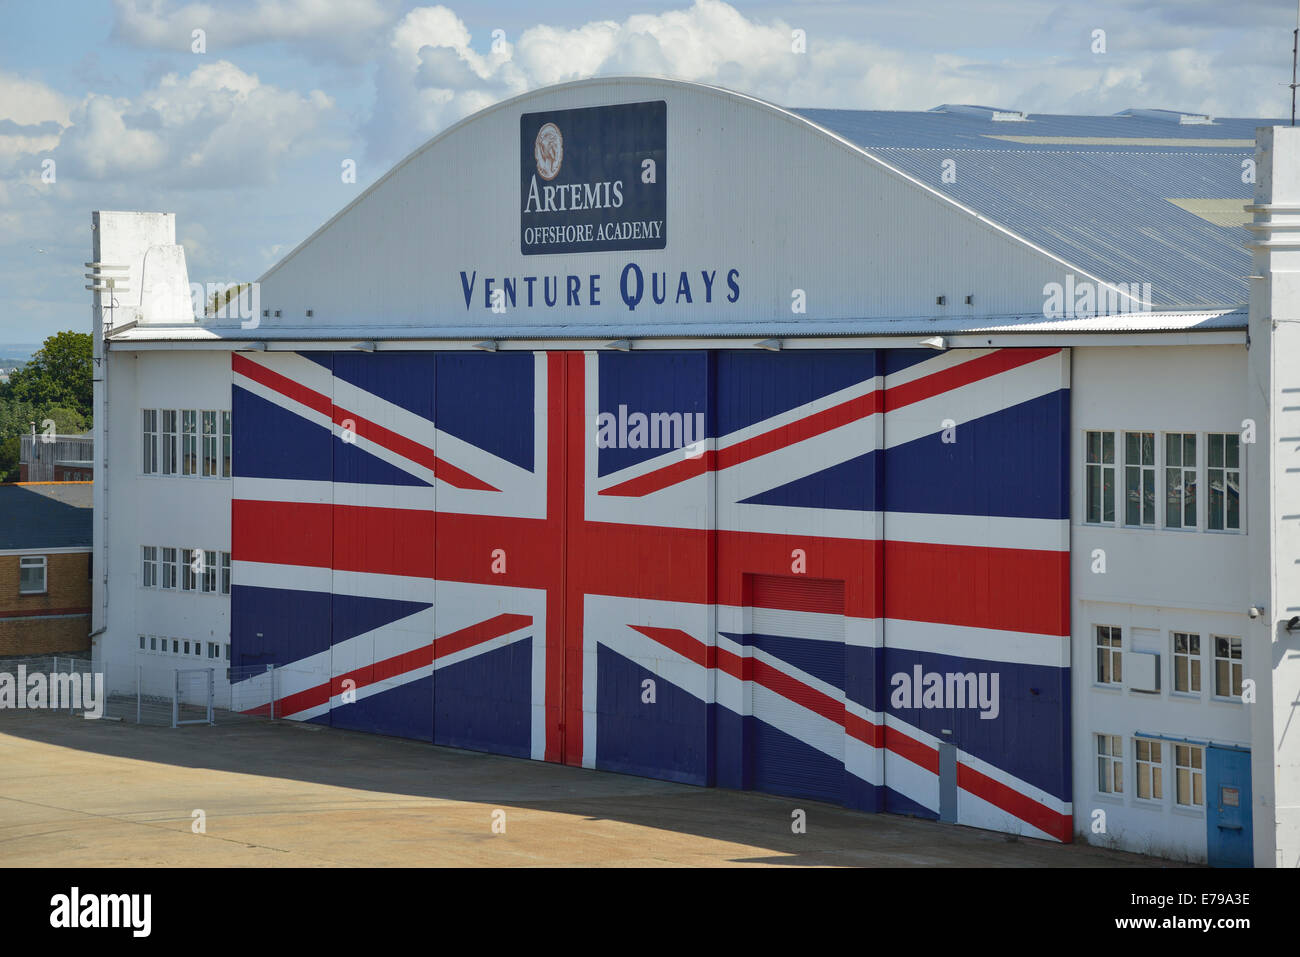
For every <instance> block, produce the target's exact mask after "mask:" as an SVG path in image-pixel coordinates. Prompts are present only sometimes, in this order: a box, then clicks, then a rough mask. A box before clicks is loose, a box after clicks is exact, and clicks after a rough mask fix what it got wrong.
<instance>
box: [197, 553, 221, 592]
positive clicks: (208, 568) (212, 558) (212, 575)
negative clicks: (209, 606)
mask: <svg viewBox="0 0 1300 957" xmlns="http://www.w3.org/2000/svg"><path fill="white" fill-rule="evenodd" d="M199 592H200V593H201V594H204V595H215V594H216V593H217V553H216V552H215V551H214V550H212V549H208V548H205V549H204V550H203V577H202V578H201V579H200V580H199Z"/></svg>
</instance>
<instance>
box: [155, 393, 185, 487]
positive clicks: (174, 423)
mask: <svg viewBox="0 0 1300 957" xmlns="http://www.w3.org/2000/svg"><path fill="white" fill-rule="evenodd" d="M168 416H171V428H170V429H168V427H167V425H168V423H167V417H168ZM176 416H177V413H176V410H175V409H159V410H158V420H159V421H158V442H159V445H160V446H161V449H160V451H161V453H162V471H161V474H162V475H176V474H178V473H179V472H180V468H181V463H180V458H179V457H178V456H177V448H176V439H177V436H178V434H179V431H180V430H179V428H178V426H179V424H180V423H179V421H178V419H177V417H176Z"/></svg>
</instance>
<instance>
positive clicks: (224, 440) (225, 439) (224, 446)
mask: <svg viewBox="0 0 1300 957" xmlns="http://www.w3.org/2000/svg"><path fill="white" fill-rule="evenodd" d="M230 449H231V432H230V410H229V409H226V410H224V411H222V413H221V477H222V478H230Z"/></svg>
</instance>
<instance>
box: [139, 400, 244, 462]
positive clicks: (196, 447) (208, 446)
mask: <svg viewBox="0 0 1300 957" xmlns="http://www.w3.org/2000/svg"><path fill="white" fill-rule="evenodd" d="M141 411H142V423H141V429H142V432H143V437H144V442H143V459H142V461H141V470H142V471H143V472H144V474H145V475H197V476H200V477H202V478H230V448H231V433H230V410H229V409H208V410H197V409H143V410H141ZM178 426H179V428H178Z"/></svg>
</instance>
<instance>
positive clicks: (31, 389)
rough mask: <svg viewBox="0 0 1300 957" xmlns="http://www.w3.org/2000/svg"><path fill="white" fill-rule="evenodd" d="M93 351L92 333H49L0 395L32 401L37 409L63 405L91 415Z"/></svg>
mask: <svg viewBox="0 0 1300 957" xmlns="http://www.w3.org/2000/svg"><path fill="white" fill-rule="evenodd" d="M92 352H93V343H92V340H91V338H90V334H89V333H85V332H60V333H56V334H55V335H52V336H50V337H49V338H48V339H46V340H45V342H44V344H42V346H41V348H40V349H39V350H38V351H37V353H36V354H35V355H34V356H32V360H31V362H29V363H27V365H26V366H24V367H23V368H22V369H19V370H18V371H17V372H15V373H13V375H11V376H10V377H9V384H8V385H7V386H5V387H4V388H3V389H2V390H0V399H9V400H15V401H18V402H24V403H29V404H31V405H33V406H35V407H36V409H37V410H38V411H39V410H41V409H46V408H50V407H63V408H66V409H71V410H73V411H75V412H77V413H79V414H80V415H81V416H82V417H83V418H84V419H89V418H90V416H91V405H92V396H93V389H94V387H93V386H92V384H91V365H92V363H91V355H92ZM47 417H48V416H47Z"/></svg>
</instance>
